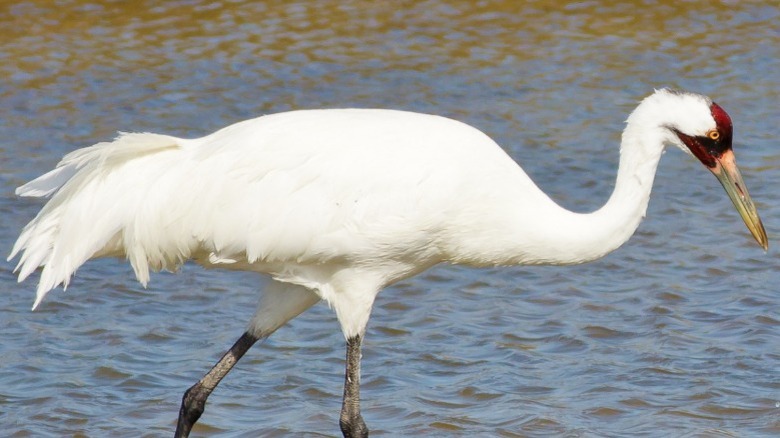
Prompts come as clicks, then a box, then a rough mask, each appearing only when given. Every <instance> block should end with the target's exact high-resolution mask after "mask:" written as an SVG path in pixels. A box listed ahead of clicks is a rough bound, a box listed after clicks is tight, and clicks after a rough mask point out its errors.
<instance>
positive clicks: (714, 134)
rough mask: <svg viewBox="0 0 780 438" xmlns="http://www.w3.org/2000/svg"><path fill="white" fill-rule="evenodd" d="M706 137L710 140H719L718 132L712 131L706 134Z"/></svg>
mask: <svg viewBox="0 0 780 438" xmlns="http://www.w3.org/2000/svg"><path fill="white" fill-rule="evenodd" d="M707 137H709V138H710V140H717V139H719V138H720V132H718V131H716V130H714V129H713V130H712V131H710V132H708V133H707Z"/></svg>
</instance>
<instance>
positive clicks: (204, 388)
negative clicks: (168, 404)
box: [174, 332, 259, 438]
mask: <svg viewBox="0 0 780 438" xmlns="http://www.w3.org/2000/svg"><path fill="white" fill-rule="evenodd" d="M258 339H259V338H258V337H256V336H254V335H252V334H250V333H249V332H245V333H244V334H243V335H241V337H240V338H238V340H237V341H236V343H235V344H233V346H232V347H230V350H228V351H227V353H225V355H224V356H222V359H220V360H219V362H217V363H216V365H214V367H213V368H211V371H209V372H208V373H206V375H205V376H203V378H202V379H200V380H199V381H198V383H196V384H194V385H192V387H190V389H188V390H187V391H186V392H185V393H184V397H182V400H181V408H180V409H179V420H178V422H177V424H176V433H175V434H174V438H187V437H188V436H189V435H190V430H192V426H193V425H194V424H195V422H196V421H198V418H200V416H201V414H203V409H204V408H205V407H206V399H207V398H208V397H209V395H211V392H212V391H214V388H216V387H217V385H219V382H220V381H221V380H222V378H223V377H225V375H227V373H228V372H230V370H231V369H232V368H233V366H234V365H235V364H236V362H238V360H239V359H241V357H242V356H243V355H244V353H246V352H247V351H248V350H249V349H250V348H251V347H252V345H254V344H255V342H257V340H258Z"/></svg>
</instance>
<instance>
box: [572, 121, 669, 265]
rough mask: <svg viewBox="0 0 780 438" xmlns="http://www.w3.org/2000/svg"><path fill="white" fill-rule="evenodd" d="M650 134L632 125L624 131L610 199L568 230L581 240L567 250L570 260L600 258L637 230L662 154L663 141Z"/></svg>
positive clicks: (645, 209)
mask: <svg viewBox="0 0 780 438" xmlns="http://www.w3.org/2000/svg"><path fill="white" fill-rule="evenodd" d="M643 131H644V132H643ZM653 134H654V133H652V132H647V130H642V129H641V128H640V127H639V126H636V125H631V124H629V125H628V126H627V127H626V130H625V131H624V132H623V138H622V142H621V147H620V162H619V166H618V173H617V179H616V181H615V189H614V191H613V192H612V195H611V196H610V197H609V200H608V201H607V203H606V204H605V205H604V206H603V207H601V208H600V209H599V210H597V211H595V212H593V213H590V214H584V215H575V216H574V219H572V223H571V226H572V229H573V230H576V231H575V232H576V233H577V234H578V235H579V236H581V237H580V238H579V239H577V240H575V242H576V244H574V245H570V247H569V250H570V251H571V252H572V253H573V254H572V255H573V256H575V257H579V258H582V259H583V260H582V261H589V260H593V259H596V258H599V257H602V256H604V255H606V254H607V253H609V252H612V251H614V250H615V249H617V248H618V247H620V246H621V245H622V244H623V243H625V242H626V241H627V240H628V239H629V238H630V237H631V236H632V235H633V234H634V232H635V231H636V229H637V228H638V227H639V223H640V222H641V221H642V219H643V218H644V217H645V213H646V211H647V205H648V202H649V200H650V191H651V190H652V188H653V180H654V178H655V173H656V170H657V168H658V163H659V161H660V159H661V155H662V154H663V140H662V139H661V138H660V136H658V135H653Z"/></svg>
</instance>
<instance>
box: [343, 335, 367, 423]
mask: <svg viewBox="0 0 780 438" xmlns="http://www.w3.org/2000/svg"><path fill="white" fill-rule="evenodd" d="M360 342H361V336H360V335H357V336H355V337H352V338H349V339H347V373H346V377H345V379H344V402H343V404H342V405H341V417H340V418H339V426H341V433H343V434H344V438H366V437H368V427H366V423H365V422H364V421H363V417H362V416H361V415H360Z"/></svg>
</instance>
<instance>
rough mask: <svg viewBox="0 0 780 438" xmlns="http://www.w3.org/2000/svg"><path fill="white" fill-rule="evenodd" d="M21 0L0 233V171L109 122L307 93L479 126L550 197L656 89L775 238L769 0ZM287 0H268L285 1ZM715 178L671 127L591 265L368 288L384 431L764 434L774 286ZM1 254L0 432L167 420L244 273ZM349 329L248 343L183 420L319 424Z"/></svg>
mask: <svg viewBox="0 0 780 438" xmlns="http://www.w3.org/2000/svg"><path fill="white" fill-rule="evenodd" d="M276 3H277V2H267V3H265V2H258V3H254V2H241V1H209V2H206V1H198V0H192V1H177V2H165V3H162V4H158V3H157V2H136V3H132V4H131V3H126V2H89V1H75V0H62V1H58V2H49V1H26V2H25V1H22V2H16V3H14V4H3V5H1V6H0V23H2V28H3V33H2V36H1V37H0V41H1V42H2V44H1V45H0V61H1V62H0V77H2V78H3V80H2V81H0V102H2V104H1V105H2V106H0V111H2V112H1V114H2V117H0V134H1V135H2V138H3V141H2V144H0V170H2V172H0V184H2V197H0V211H2V217H3V226H2V227H0V248H2V250H3V251H2V252H4V253H7V252H8V251H10V247H11V245H12V243H13V240H14V239H15V237H16V235H17V234H18V231H19V230H20V229H21V227H22V226H23V225H24V224H25V223H26V222H27V221H28V220H29V219H30V218H32V216H33V215H34V214H35V212H36V211H37V210H38V209H39V208H40V203H39V202H38V201H34V200H26V199H17V198H16V197H15V196H14V194H13V189H14V188H15V187H16V186H18V185H20V184H21V183H23V182H25V181H27V180H28V179H30V178H32V177H34V176H37V175H39V174H40V173H42V172H44V171H47V170H48V169H50V168H51V167H52V166H53V165H54V164H55V163H56V161H57V160H58V159H59V157H60V156H61V155H62V154H64V153H65V152H67V151H70V150H73V149H75V148H78V147H81V146H85V145H89V144H93V143H96V142H98V141H102V140H105V139H108V138H111V137H113V136H114V135H115V132H116V131H118V130H121V131H133V130H135V131H153V132H165V133H171V134H175V135H180V136H190V137H192V136H200V135H203V134H205V133H207V132H210V131H212V130H214V129H217V128H219V127H222V126H224V125H226V124H228V123H231V122H234V121H238V120H241V119H245V118H249V117H253V116H256V115H259V114H266V113H271V112H277V111H282V110H287V109H291V108H318V107H345V106H360V107H389V108H401V109H410V110H417V111H424V112H432V113H437V114H443V115H448V116H451V117H455V118H458V119H461V120H464V121H467V122H469V123H472V124H474V125H476V126H478V127H480V128H481V129H482V130H484V131H485V132H487V133H489V134H490V135H491V136H493V137H494V138H495V139H496V140H497V141H498V142H499V143H500V144H502V145H505V147H506V148H507V150H508V151H509V152H510V153H511V154H512V155H513V156H514V157H516V158H517V159H518V160H520V161H521V163H522V164H523V166H524V168H525V169H526V170H527V171H528V173H529V174H530V175H531V176H532V177H533V178H534V179H535V180H536V181H537V182H538V184H539V185H540V186H541V187H543V188H544V189H545V190H546V191H547V192H548V193H550V194H551V195H552V196H553V197H554V198H555V199H557V200H559V201H560V202H561V203H562V204H563V205H565V206H567V207H568V208H571V209H575V210H578V211H589V210H593V209H595V208H597V207H598V206H600V205H601V204H602V203H603V202H604V201H605V200H606V199H607V197H608V194H609V192H610V190H611V187H612V184H613V178H614V170H615V166H616V162H617V142H618V139H619V133H620V131H621V129H622V121H623V120H624V119H625V117H626V116H627V114H628V112H629V111H630V110H631V109H632V108H633V107H634V105H635V103H636V102H637V101H638V100H639V99H640V98H642V97H643V96H644V95H646V94H648V93H649V92H650V90H652V88H653V87H660V86H675V87H680V88H685V89H690V90H695V91H700V92H704V93H706V94H709V95H711V96H712V97H714V98H715V100H716V101H717V102H718V103H720V104H721V105H722V106H723V107H724V108H726V110H727V111H729V113H730V114H731V115H732V117H733V119H734V120H735V124H736V128H735V129H736V140H735V141H736V144H735V147H736V153H737V157H738V159H739V162H740V164H741V167H742V170H743V173H744V175H745V179H746V182H747V184H748V185H749V187H750V190H751V193H752V195H753V197H754V199H755V200H756V201H757V204H758V206H759V210H760V212H761V214H762V217H763V219H764V223H765V225H766V228H767V230H768V232H769V237H770V245H775V244H776V243H775V239H776V237H777V234H776V233H775V231H774V230H776V229H777V228H778V226H780V219H778V216H779V215H780V207H778V205H780V195H778V192H777V190H776V187H777V186H778V184H780V176H778V175H780V173H779V172H778V171H780V154H779V153H778V152H777V151H778V149H777V135H776V132H777V129H776V128H777V126H776V122H777V120H778V119H779V118H780V110H779V109H778V108H780V107H778V105H777V102H778V101H780V96H779V95H778V94H779V90H780V80H779V77H778V75H777V74H776V72H777V71H780V64H779V62H778V59H780V34H779V31H778V27H777V23H778V20H780V10H779V9H778V7H777V6H775V5H771V4H770V3H771V2H766V3H762V2H723V3H718V4H716V3H714V2H703V1H702V2H697V1H692V2H655V1H649V0H648V1H633V2H607V1H604V2H599V1H593V2H583V3H578V4H575V5H570V6H565V7H564V6H551V3H549V2H544V1H530V2H512V1H482V2H442V1H427V2H405V3H391V2H371V3H368V2H359V1H351V0H348V1H321V2H317V3H316V4H315V3H314V2H312V3H298V2H287V3H285V5H284V6H281V5H278V4H276ZM278 3H282V2H278ZM773 248H774V246H772V249H770V251H769V253H768V254H764V253H763V252H762V251H761V250H760V249H759V248H758V246H757V245H755V243H754V242H752V239H751V238H750V237H749V235H748V234H747V231H746V230H745V229H744V226H743V225H742V223H741V221H740V220H739V218H738V216H737V215H736V213H735V212H734V211H733V210H732V207H731V205H730V203H729V201H728V200H727V199H726V197H725V195H724V194H723V193H722V190H721V189H720V188H719V186H718V183H717V182H716V181H715V179H714V178H712V177H711V176H710V175H708V172H706V171H705V170H704V169H703V168H702V167H701V165H699V164H698V163H696V162H694V160H693V159H690V158H689V157H686V156H684V155H683V154H681V153H679V152H678V151H670V152H669V154H668V155H667V156H666V157H665V158H664V159H663V160H662V163H661V167H660V170H659V175H658V177H657V180H656V186H655V189H654V196H653V199H652V200H651V203H650V208H649V211H648V217H647V219H646V221H645V222H644V223H643V224H642V225H641V226H640V228H639V231H638V232H637V234H636V236H634V238H633V239H632V240H631V241H629V243H628V244H626V245H625V246H624V247H623V248H621V249H619V250H618V251H616V252H615V253H613V254H611V255H609V256H608V257H606V258H605V259H603V260H602V261H599V262H596V263H592V264H589V265H584V266H575V267H545V268H522V267H519V268H510V269H487V270H476V269H469V268H463V267H453V266H442V267H437V268H435V269H433V270H431V271H429V272H427V273H425V274H423V275H421V276H419V277H417V278H414V279H411V280H408V281H405V282H403V283H401V284H399V285H397V286H396V287H393V288H391V289H389V290H386V291H384V292H383V293H382V294H381V295H380V297H379V300H378V302H377V305H376V308H375V311H374V314H373V316H372V320H371V322H370V325H369V330H368V335H367V339H366V343H365V348H364V360H363V393H362V395H363V413H364V416H365V418H366V420H367V422H368V424H369V426H370V427H371V428H372V431H373V432H374V433H375V434H376V435H378V436H382V435H384V436H409V435H425V436H473V435H474V434H479V435H481V436H486V435H487V436H506V437H513V436H567V437H573V436H584V437H591V436H593V437H595V436H659V437H661V436H663V437H665V436H686V437H704V436H706V437H712V436H724V437H725V436H771V435H777V434H778V433H780V409H779V408H778V403H779V402H780V379H779V378H778V375H779V373H778V371H780V355H779V354H778V350H777V341H778V339H780V338H779V336H780V311H778V309H779V305H780V301H779V300H780V299H779V298H778V295H777V293H776V291H775V286H773V285H776V284H777V283H778V281H780V276H778V274H777V273H776V266H777V263H776V260H777V258H776V256H775V250H774V249H773ZM12 267H13V265H12V264H10V263H6V264H1V265H0V288H2V296H3V305H2V306H0V313H1V314H2V316H0V333H2V342H1V343H0V424H2V425H3V427H4V432H5V434H7V435H9V436H18V437H23V436H36V437H38V436H57V437H58V436H160V435H162V436H165V435H170V434H172V431H173V428H174V422H175V417H176V413H177V411H178V405H179V400H180V397H181V393H182V392H183V391H184V390H185V389H186V388H187V387H188V386H189V385H191V384H192V383H193V382H195V381H196V380H197V379H198V378H200V376H201V375H202V374H203V373H204V372H205V371H207V370H208V368H209V367H210V366H211V365H212V364H213V362H214V361H216V360H217V359H218V358H219V356H220V355H221V353H222V352H223V351H224V350H225V349H226V348H227V347H228V346H229V345H230V344H231V343H232V342H233V340H234V339H235V338H236V337H238V335H239V334H240V333H241V331H242V330H243V329H244V325H245V323H246V321H247V320H248V318H249V316H250V315H251V312H252V309H253V307H254V304H255V301H256V297H257V294H258V292H257V291H258V290H259V289H261V288H262V285H263V283H262V279H260V278H258V277H256V276H253V275H250V274H241V273H226V272H219V271H210V272H206V271H203V270H202V269H200V268H198V267H197V266H193V265H187V266H185V267H184V268H183V269H182V271H181V272H180V273H178V274H157V275H154V276H153V278H152V282H151V284H150V287H149V289H146V290H145V289H143V288H142V287H141V286H140V285H139V284H138V283H137V282H136V281H135V280H134V277H133V275H132V272H131V270H130V268H129V267H128V266H127V265H126V263H123V262H122V261H116V260H101V261H94V262H90V263H88V264H87V265H85V266H83V267H82V268H81V269H80V270H79V271H78V273H77V276H76V278H75V280H74V281H73V283H72V285H71V287H70V288H69V290H68V291H67V293H62V292H53V293H52V294H50V295H49V298H48V300H47V301H46V302H45V303H44V304H43V305H42V306H41V308H40V310H39V311H36V312H34V313H33V312H30V311H29V307H30V305H31V304H32V300H33V295H34V292H33V291H34V285H35V282H34V281H28V282H27V283H24V284H22V285H17V284H16V281H15V278H14V276H13V275H12V273H11V269H12ZM343 355H344V351H343V338H342V336H341V334H340V333H339V330H338V324H337V322H336V320H335V317H334V316H333V314H332V312H331V311H330V310H329V309H328V308H327V306H325V305H319V306H315V308H313V309H312V310H310V311H309V312H307V313H306V314H304V315H303V316H301V317H299V318H298V319H296V320H294V321H293V322H292V323H291V324H290V325H289V326H287V327H285V328H283V329H282V330H280V331H279V332H277V333H276V334H275V335H274V336H273V337H272V338H270V339H269V340H268V341H266V342H265V343H263V344H262V345H259V346H256V347H255V348H254V349H253V350H252V351H250V352H249V353H248V355H247V356H246V357H245V358H244V359H243V360H242V362H241V363H240V364H239V366H238V367H237V369H236V370H234V371H233V372H232V373H231V374H230V375H229V376H228V378H227V379H226V380H225V381H224V382H223V383H222V384H221V386H220V387H219V389H218V390H217V391H216V392H215V393H214V394H213V396H212V397H211V399H210V400H209V404H208V406H207V409H206V413H205V415H204V417H203V418H202V419H201V421H200V423H199V424H198V426H197V428H196V430H195V433H194V435H196V436H230V437H244V436H246V437H249V436H338V434H339V431H338V411H339V408H340V399H341V390H342V379H343V377H342V375H343V374H342V373H343Z"/></svg>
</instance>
